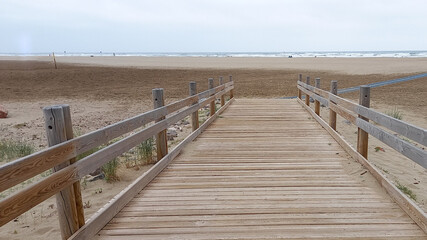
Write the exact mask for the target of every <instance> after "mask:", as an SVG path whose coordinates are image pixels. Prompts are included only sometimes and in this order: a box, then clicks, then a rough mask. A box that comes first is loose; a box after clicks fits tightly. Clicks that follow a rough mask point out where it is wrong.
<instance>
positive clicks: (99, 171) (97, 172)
mask: <svg viewBox="0 0 427 240" xmlns="http://www.w3.org/2000/svg"><path fill="white" fill-rule="evenodd" d="M101 173H102V168H97V169H96V170H95V171H94V172H92V173H89V175H90V176H93V177H94V176H98V175H99V174H101Z"/></svg>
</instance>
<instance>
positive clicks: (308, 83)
mask: <svg viewBox="0 0 427 240" xmlns="http://www.w3.org/2000/svg"><path fill="white" fill-rule="evenodd" d="M306 84H307V86H310V77H309V76H307V81H306ZM305 104H306V105H307V106H310V94H308V93H307V92H306V94H305Z"/></svg>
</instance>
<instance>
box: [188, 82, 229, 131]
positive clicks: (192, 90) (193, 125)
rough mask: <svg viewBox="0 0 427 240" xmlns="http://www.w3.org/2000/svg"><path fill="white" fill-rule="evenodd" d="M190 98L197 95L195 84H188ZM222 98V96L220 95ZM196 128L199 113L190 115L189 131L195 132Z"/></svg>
mask: <svg viewBox="0 0 427 240" xmlns="http://www.w3.org/2000/svg"><path fill="white" fill-rule="evenodd" d="M189 90H190V96H193V95H196V94H197V83H196V82H190V88H189ZM222 96H224V95H222ZM197 102H198V101H197V100H196V101H194V102H192V103H191V104H196V103H197ZM197 128H199V111H195V112H193V113H192V114H191V129H192V130H193V131H195V130H196V129H197Z"/></svg>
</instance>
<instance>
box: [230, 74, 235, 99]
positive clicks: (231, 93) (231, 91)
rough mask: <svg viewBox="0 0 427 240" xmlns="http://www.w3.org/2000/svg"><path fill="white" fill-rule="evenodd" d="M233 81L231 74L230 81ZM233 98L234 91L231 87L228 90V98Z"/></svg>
mask: <svg viewBox="0 0 427 240" xmlns="http://www.w3.org/2000/svg"><path fill="white" fill-rule="evenodd" d="M232 81H233V76H231V75H230V82H232ZM232 98H234V91H233V89H231V90H230V99H232Z"/></svg>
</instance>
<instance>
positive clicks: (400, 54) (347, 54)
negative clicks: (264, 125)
mask: <svg viewBox="0 0 427 240" xmlns="http://www.w3.org/2000/svg"><path fill="white" fill-rule="evenodd" d="M50 54H52V53H27V54H24V53H0V56H49V55H50ZM55 55H56V56H89V57H90V56H143V57H278V58H294V57H296V58H298V57H326V58H351V57H369V58H371V57H393V58H417V57H427V50H425V51H341V52H335V51H330V52H317V51H307V52H102V51H100V52H66V51H63V52H55Z"/></svg>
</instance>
